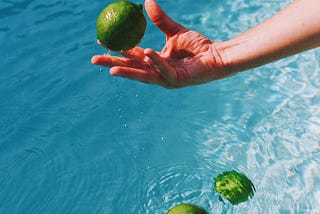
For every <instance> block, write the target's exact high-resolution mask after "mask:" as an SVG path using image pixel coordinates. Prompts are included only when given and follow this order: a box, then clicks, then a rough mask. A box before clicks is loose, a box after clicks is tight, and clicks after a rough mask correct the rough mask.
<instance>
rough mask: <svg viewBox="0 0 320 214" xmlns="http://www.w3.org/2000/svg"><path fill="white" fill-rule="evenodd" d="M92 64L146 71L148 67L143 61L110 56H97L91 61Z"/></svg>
mask: <svg viewBox="0 0 320 214" xmlns="http://www.w3.org/2000/svg"><path fill="white" fill-rule="evenodd" d="M91 62H92V64H95V65H102V66H106V67H114V66H123V67H133V68H140V69H146V68H147V65H146V64H145V63H143V62H142V61H141V60H136V59H130V58H122V57H116V56H110V55H96V56H93V57H92V59H91Z"/></svg>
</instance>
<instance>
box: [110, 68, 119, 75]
mask: <svg viewBox="0 0 320 214" xmlns="http://www.w3.org/2000/svg"><path fill="white" fill-rule="evenodd" d="M109 72H110V74H111V75H112V76H118V75H119V71H118V69H117V68H116V67H113V68H110V71H109Z"/></svg>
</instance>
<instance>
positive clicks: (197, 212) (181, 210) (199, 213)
mask: <svg viewBox="0 0 320 214" xmlns="http://www.w3.org/2000/svg"><path fill="white" fill-rule="evenodd" d="M167 214H208V213H207V211H205V209H203V208H202V207H198V206H196V205H194V204H179V205H176V206H174V207H172V208H171V209H170V210H169V211H168V213H167Z"/></svg>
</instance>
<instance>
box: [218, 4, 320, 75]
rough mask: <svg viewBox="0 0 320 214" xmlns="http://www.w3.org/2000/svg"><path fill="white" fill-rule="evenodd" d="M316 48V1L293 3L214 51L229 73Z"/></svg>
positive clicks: (319, 14) (319, 17)
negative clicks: (219, 54)
mask: <svg viewBox="0 0 320 214" xmlns="http://www.w3.org/2000/svg"><path fill="white" fill-rule="evenodd" d="M319 46H320V1H319V0H296V1H294V2H293V3H292V4H290V5H289V6H288V7H287V8H285V9H283V10H282V11H281V12H279V13H278V14H276V15H274V16H273V17H271V18H270V19H268V20H266V21H265V22H263V23H261V24H260V25H258V26H256V27H254V28H252V29H251V30H249V31H247V32H245V33H243V34H241V35H239V36H237V37H235V38H233V39H231V40H229V41H226V42H222V43H217V44H216V48H217V49H218V50H219V52H220V53H221V56H222V58H223V61H224V63H225V65H226V66H227V67H228V68H229V69H230V70H231V71H232V72H239V71H243V70H247V69H251V68H254V67H257V66H260V65H264V64H267V63H269V62H272V61H275V60H279V59H281V58H284V57H287V56H291V55H294V54H297V53H299V52H302V51H305V50H309V49H312V48H316V47H319Z"/></svg>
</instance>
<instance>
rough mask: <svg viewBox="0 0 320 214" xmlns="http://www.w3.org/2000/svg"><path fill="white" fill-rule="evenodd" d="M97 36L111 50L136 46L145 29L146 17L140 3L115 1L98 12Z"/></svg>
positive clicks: (121, 49) (123, 0) (122, 49)
mask: <svg viewBox="0 0 320 214" xmlns="http://www.w3.org/2000/svg"><path fill="white" fill-rule="evenodd" d="M96 30H97V38H98V40H99V41H100V42H101V43H102V44H103V45H104V46H105V47H106V48H108V49H110V50H112V51H126V50H129V49H131V48H133V47H134V46H136V45H137V44H138V43H139V42H140V41H141V39H142V37H143V35H144V33H145V30H146V18H145V16H144V15H143V9H142V5H141V4H134V3H132V2H129V1H125V0H122V1H116V2H113V3H111V4H109V5H108V6H107V7H106V8H105V9H103V10H102V12H101V13H100V15H99V17H98V19H97V23H96Z"/></svg>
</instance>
